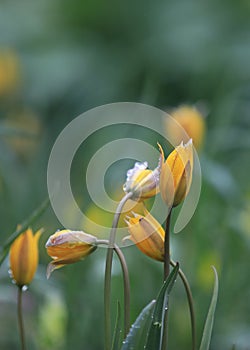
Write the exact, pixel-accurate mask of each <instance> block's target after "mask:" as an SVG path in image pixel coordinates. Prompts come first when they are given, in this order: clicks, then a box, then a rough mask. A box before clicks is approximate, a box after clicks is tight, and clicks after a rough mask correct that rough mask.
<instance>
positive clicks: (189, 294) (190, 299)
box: [170, 260, 196, 350]
mask: <svg viewBox="0 0 250 350" xmlns="http://www.w3.org/2000/svg"><path fill="white" fill-rule="evenodd" d="M170 264H171V265H172V266H173V267H174V266H176V263H175V262H174V261H173V260H170ZM179 275H180V278H181V280H182V282H183V285H184V287H185V290H186V294H187V299H188V306H189V313H190V319H191V329H192V350H195V349H196V325H195V313H194V302H193V296H192V292H191V288H190V286H189V283H188V279H187V277H186V276H185V274H184V272H183V271H182V270H181V269H179Z"/></svg>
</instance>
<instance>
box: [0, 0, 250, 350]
mask: <svg viewBox="0 0 250 350" xmlns="http://www.w3.org/2000/svg"><path fill="white" fill-rule="evenodd" d="M249 62H250V3H249V1H247V0H239V1H233V0H221V1H215V0H211V1H200V2H198V1H195V0H177V1H172V0H169V1H165V2H163V1H159V0H156V1H151V0H147V1H141V0H138V1H136V2H135V1H131V0H128V1H126V2H124V1H114V0H111V1H109V2H103V1H100V0H94V1H89V0H86V1H81V0H72V1H70V2H69V1H66V0H61V1H48V0H42V1H31V0H24V1H22V2H19V1H16V0H13V1H5V0H3V1H1V3H0V222H1V230H0V244H3V243H4V241H5V239H6V238H7V237H8V236H9V235H10V234H11V232H13V231H14V230H15V228H16V225H17V224H18V223H20V222H22V221H23V220H24V219H25V218H27V217H28V216H29V214H30V213H31V212H32V211H33V210H34V209H35V208H36V207H38V206H39V205H40V203H41V202H42V200H43V199H44V198H45V197H46V196H47V187H46V176H47V162H48V158H49V155H50V151H51V148H52V146H53V143H54V142H55V140H56V138H57V136H58V135H59V133H60V131H61V130H62V129H63V128H64V127H65V126H66V125H67V124H68V123H69V122H70V121H71V120H73V119H74V118H75V117H76V116H78V115H79V114H81V113H83V112H85V111H87V110H89V109H90V108H93V107H96V106H99V105H102V104H106V103H110V102H120V101H132V102H142V103H146V104H150V105H153V106H156V107H159V108H161V109H166V110H169V111H171V109H172V108H174V107H177V106H179V105H181V104H183V103H187V104H191V105H193V104H195V105H197V106H198V107H199V108H200V109H201V111H202V113H203V115H204V117H205V123H206V136H205V140H204V144H203V148H202V150H200V153H199V155H200V161H201V165H202V173H203V177H202V181H203V184H202V192H201V197H200V202H199V205H198V208H197V210H196V212H195V215H194V216H193V218H192V220H191V221H190V223H189V224H188V226H187V227H186V228H185V230H184V232H182V233H179V234H177V235H172V245H173V252H172V254H173V257H174V259H175V260H178V261H180V263H181V266H182V268H183V270H184V271H185V272H186V274H187V276H188V278H189V280H190V283H191V286H192V290H193V294H194V298H195V308H196V314H197V322H198V337H199V339H200V337H201V332H202V328H203V324H204V320H205V315H206V312H207V309H208V305H209V302H210V296H211V291H212V285H213V274H212V270H211V265H215V266H216V268H217V270H218V273H219V280H220V291H219V300H218V307H217V311H216V317H215V325H214V331H213V338H212V345H211V349H214V350H218V349H231V348H232V346H233V344H235V345H236V349H237V350H240V349H241V350H243V349H244V350H246V349H250V345H249V344H250V335H249V334H250V333H249V329H250V303H249V300H250V282H249V267H250V266H249V252H250V202H249V200H250V181H249V172H250V162H249V158H250V137H249V136H250V64H249ZM137 134H138V135H137ZM112 135H114V130H106V133H105V134H104V135H96V137H93V139H92V140H91V139H90V140H89V143H88V147H87V153H86V149H85V150H84V152H82V153H79V155H78V156H77V157H76V159H75V162H74V164H73V166H72V179H74V181H73V182H74V184H73V185H74V193H75V196H76V198H77V199H78V201H79V203H81V205H82V209H83V210H84V211H85V212H88V215H90V216H91V217H92V218H94V219H95V220H101V222H105V223H107V224H108V223H110V221H112V217H111V216H110V215H108V214H105V213H103V212H101V211H99V210H98V208H96V207H95V206H93V204H92V203H91V198H89V197H88V195H87V193H85V192H84V190H83V188H82V187H81V186H82V185H81V181H83V173H82V167H83V166H84V164H85V163H86V162H87V161H86V159H88V158H89V157H90V156H91V154H92V153H93V152H94V151H95V150H96V147H97V145H99V144H100V145H102V144H103V143H105V142H106V140H107V139H109V137H111V136H112ZM131 135H132V136H133V137H137V136H138V138H142V139H143V137H145V134H144V131H143V130H138V133H135V132H134V130H133V128H130V129H129V128H128V129H126V137H128V136H131ZM155 139H156V136H155V135H152V136H150V134H149V135H148V134H147V142H151V143H152V145H155ZM85 148H86V147H85ZM84 162H85V163H84ZM131 164H132V163H131ZM131 164H130V165H131ZM79 169H81V171H79ZM126 170H127V164H125V163H123V162H121V163H119V164H117V167H112V172H110V174H107V176H105V181H106V186H107V189H110V192H112V191H113V192H115V193H113V192H112V193H111V195H114V196H117V198H118V197H119V196H120V195H121V186H122V183H123V182H124V179H125V173H126ZM108 175H109V176H108ZM114 190H115V191H114ZM119 191H120V192H119ZM68 210H70V208H69V209H68ZM40 226H42V227H44V229H45V232H44V234H43V237H42V238H41V240H40V265H39V269H38V272H37V275H36V278H35V279H34V281H33V283H32V284H31V286H30V288H29V290H28V291H27V292H26V293H25V298H24V311H25V328H26V333H27V338H28V346H29V347H28V348H29V349H54V350H59V349H60V350H65V349H75V350H78V349H90V350H98V349H102V344H103V275H104V259H105V250H104V249H101V250H100V251H98V252H96V253H95V254H93V255H92V256H90V257H89V258H88V259H86V260H85V261H84V262H81V263H78V264H75V265H71V266H67V267H65V268H64V269H62V270H60V271H58V272H55V273H54V274H53V275H52V277H51V279H50V280H49V281H46V277H45V271H46V265H47V263H48V262H49V258H48V256H47V254H46V251H45V248H44V244H45V242H46V240H47V238H48V236H49V235H50V234H52V233H53V232H54V231H55V230H56V229H58V228H62V227H61V224H60V223H59V222H58V221H57V218H56V216H55V215H54V213H53V210H52V209H51V208H49V209H48V210H47V211H46V213H45V214H44V215H43V216H42V217H41V218H40V219H39V220H38V221H37V222H36V223H35V225H34V229H37V228H39V227H40ZM90 233H91V232H90ZM125 255H126V257H127V261H128V266H129V269H130V277H131V285H132V317H131V318H132V321H133V320H135V318H136V316H137V315H138V313H139V311H140V310H141V309H142V307H144V306H145V305H146V304H147V303H148V302H149V301H150V300H151V299H153V298H154V297H155V296H156V294H157V291H158V289H159V287H160V285H161V279H162V267H161V264H160V263H157V262H155V261H151V260H150V259H149V258H147V257H146V256H144V255H143V254H141V253H140V252H139V251H138V250H137V249H136V248H135V247H131V248H127V249H126V250H125ZM121 286H122V279H121V275H120V269H119V266H118V264H117V262H115V264H114V278H113V293H114V300H115V299H116V297H117V296H118V297H119V298H122V290H121ZM114 308H115V301H114ZM170 317H171V324H170V349H189V348H190V326H189V318H188V309H187V303H186V299H185V294H184V292H183V288H182V286H181V284H180V283H179V282H177V284H176V286H175V290H174V293H173V296H172V299H171V315H170ZM0 348H1V349H13V350H14V349H19V338H18V329H17V322H16V288H15V286H14V285H13V284H12V283H11V281H10V278H9V277H8V260H7V259H6V261H5V262H4V264H3V265H2V266H1V269H0Z"/></svg>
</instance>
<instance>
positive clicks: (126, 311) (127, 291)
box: [97, 239, 130, 338]
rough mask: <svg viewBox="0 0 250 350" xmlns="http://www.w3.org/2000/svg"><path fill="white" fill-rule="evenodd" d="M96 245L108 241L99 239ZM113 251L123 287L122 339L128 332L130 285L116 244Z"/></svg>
mask: <svg viewBox="0 0 250 350" xmlns="http://www.w3.org/2000/svg"><path fill="white" fill-rule="evenodd" d="M97 244H105V245H109V241H108V240H105V239H100V240H98V241H97ZM114 251H115V252H116V254H117V257H118V259H119V260H120V264H121V268H122V274H123V285H124V338H125V337H126V334H127V333H128V331H129V327H130V283H129V273H128V267H127V263H126V260H125V257H124V255H123V252H122V251H121V249H120V248H119V247H118V245H117V244H114Z"/></svg>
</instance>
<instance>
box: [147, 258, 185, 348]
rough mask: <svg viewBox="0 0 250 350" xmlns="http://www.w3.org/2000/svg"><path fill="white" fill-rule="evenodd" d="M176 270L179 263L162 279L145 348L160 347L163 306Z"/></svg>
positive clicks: (166, 300)
mask: <svg viewBox="0 0 250 350" xmlns="http://www.w3.org/2000/svg"><path fill="white" fill-rule="evenodd" d="M178 271H179V264H178V263H176V266H175V267H174V268H173V270H172V271H171V273H170V275H169V276H168V278H167V279H166V281H164V283H163V286H162V287H161V290H160V292H159V294H158V297H157V299H156V304H155V308H154V312H153V315H152V321H151V325H150V328H149V332H148V336H147V341H146V345H145V350H158V349H159V347H160V343H161V329H162V322H163V319H164V314H165V307H166V305H167V303H168V297H169V294H170V292H171V290H172V288H173V285H174V282H175V280H176V277H177V274H178Z"/></svg>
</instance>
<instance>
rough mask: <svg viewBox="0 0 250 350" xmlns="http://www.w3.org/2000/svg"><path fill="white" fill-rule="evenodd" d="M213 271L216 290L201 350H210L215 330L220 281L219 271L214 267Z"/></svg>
mask: <svg viewBox="0 0 250 350" xmlns="http://www.w3.org/2000/svg"><path fill="white" fill-rule="evenodd" d="M213 271H214V278H215V281H214V290H213V296H212V300H211V304H210V307H209V310H208V314H207V318H206V323H205V327H204V330H203V335H202V339H201V345H200V350H208V349H209V346H210V341H211V335H212V329H213V324H214V313H215V309H216V304H217V298H218V289H219V281H218V275H217V271H216V269H215V267H213Z"/></svg>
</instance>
